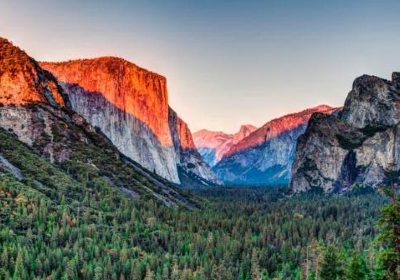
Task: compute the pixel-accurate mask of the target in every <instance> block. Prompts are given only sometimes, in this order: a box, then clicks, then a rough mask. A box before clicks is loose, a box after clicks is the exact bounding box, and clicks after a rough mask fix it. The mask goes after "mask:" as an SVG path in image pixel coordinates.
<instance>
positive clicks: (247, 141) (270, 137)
mask: <svg viewBox="0 0 400 280" xmlns="http://www.w3.org/2000/svg"><path fill="white" fill-rule="evenodd" d="M336 110H337V109H335V108H331V107H329V106H326V105H321V106H318V107H315V108H311V109H307V110H304V111H302V112H299V113H295V114H290V115H287V116H284V117H281V118H278V119H275V120H272V121H270V122H268V123H266V124H265V125H264V126H262V127H261V128H259V129H257V130H256V131H254V132H253V133H251V134H250V135H249V136H247V137H245V138H244V139H242V140H241V141H239V142H238V143H236V144H235V145H233V146H232V147H231V148H230V149H229V151H228V152H227V153H226V154H225V156H224V157H223V158H222V160H221V161H220V162H219V163H218V164H217V165H216V166H214V167H213V170H214V172H215V173H216V174H217V176H218V177H219V178H221V179H222V180H223V181H224V182H226V183H231V184H265V185H277V184H287V183H288V182H289V178H290V170H291V166H292V162H293V159H294V153H295V149H296V141H297V138H298V137H299V136H300V135H301V134H303V133H304V131H305V129H306V127H307V122H308V120H309V118H310V117H311V115H312V114H313V113H315V112H323V113H326V114H331V113H333V112H334V111H336Z"/></svg>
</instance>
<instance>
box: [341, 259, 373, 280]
mask: <svg viewBox="0 0 400 280" xmlns="http://www.w3.org/2000/svg"><path fill="white" fill-rule="evenodd" d="M345 274H346V280H367V279H369V270H368V267H367V264H366V262H365V259H364V258H363V257H362V256H360V255H359V254H358V253H357V252H353V253H352V255H351V257H350V259H349V260H348V261H347V265H346V269H345Z"/></svg>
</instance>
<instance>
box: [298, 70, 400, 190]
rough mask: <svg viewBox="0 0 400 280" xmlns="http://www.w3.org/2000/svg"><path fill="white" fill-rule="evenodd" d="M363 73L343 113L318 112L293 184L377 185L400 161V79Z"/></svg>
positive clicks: (302, 144) (339, 187)
mask: <svg viewBox="0 0 400 280" xmlns="http://www.w3.org/2000/svg"><path fill="white" fill-rule="evenodd" d="M399 76H400V75H399V73H393V75H392V80H391V81H388V80H385V79H381V78H378V77H375V76H369V75H363V76H361V77H359V78H357V79H356V80H355V81H354V83H353V87H352V90H351V91H350V93H349V94H348V96H347V99H346V101H345V104H344V107H343V110H342V112H340V113H339V114H338V115H322V114H314V115H313V116H312V117H311V119H310V121H309V125H308V128H307V130H306V132H305V133H304V135H302V136H301V137H300V138H299V141H298V145H297V151H296V156H295V160H294V163H293V168H292V174H293V175H292V178H291V182H290V186H291V188H292V189H293V191H294V192H301V191H306V190H309V189H314V188H321V189H322V190H324V191H325V192H335V193H341V192H345V191H346V190H348V189H350V188H351V187H353V186H355V185H364V186H365V185H367V186H373V187H374V186H377V185H379V184H380V183H381V182H382V181H383V180H384V177H385V176H384V171H385V170H387V169H390V168H393V166H394V167H395V166H397V168H398V166H399V164H400V157H399V148H400V142H399V140H398V139H399V138H398V137H399V130H398V127H399V121H400V82H399V81H400V79H399Z"/></svg>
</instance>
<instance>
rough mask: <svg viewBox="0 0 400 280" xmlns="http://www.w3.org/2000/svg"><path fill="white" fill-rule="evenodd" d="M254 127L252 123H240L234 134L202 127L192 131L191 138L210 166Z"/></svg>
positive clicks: (254, 128)
mask: <svg viewBox="0 0 400 280" xmlns="http://www.w3.org/2000/svg"><path fill="white" fill-rule="evenodd" d="M256 129H257V128H256V127H255V126H253V125H242V126H241V127H240V129H239V131H238V132H237V133H235V134H226V133H224V132H222V131H210V130H206V129H202V130H200V131H197V132H196V133H194V134H193V138H194V142H195V144H196V147H197V149H198V150H199V152H200V154H201V156H202V157H203V159H204V160H205V161H206V162H207V163H208V164H209V165H210V166H214V165H216V164H217V163H218V162H219V161H220V160H221V159H222V158H223V156H224V155H225V154H226V153H227V152H228V151H229V149H230V147H232V145H235V144H236V143H238V142H239V141H240V140H242V139H243V138H245V137H246V136H248V135H250V133H252V132H253V131H254V130H256Z"/></svg>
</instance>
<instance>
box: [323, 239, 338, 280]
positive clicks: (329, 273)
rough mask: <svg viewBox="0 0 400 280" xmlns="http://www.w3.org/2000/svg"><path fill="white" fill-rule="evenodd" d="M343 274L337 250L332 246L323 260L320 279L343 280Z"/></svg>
mask: <svg viewBox="0 0 400 280" xmlns="http://www.w3.org/2000/svg"><path fill="white" fill-rule="evenodd" d="M342 274H343V273H342V268H341V264H340V262H339V257H338V254H337V252H336V250H335V248H334V247H332V246H329V247H327V248H326V249H325V252H324V255H323V259H322V264H321V271H320V278H319V279H320V280H337V279H341V276H342Z"/></svg>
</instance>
